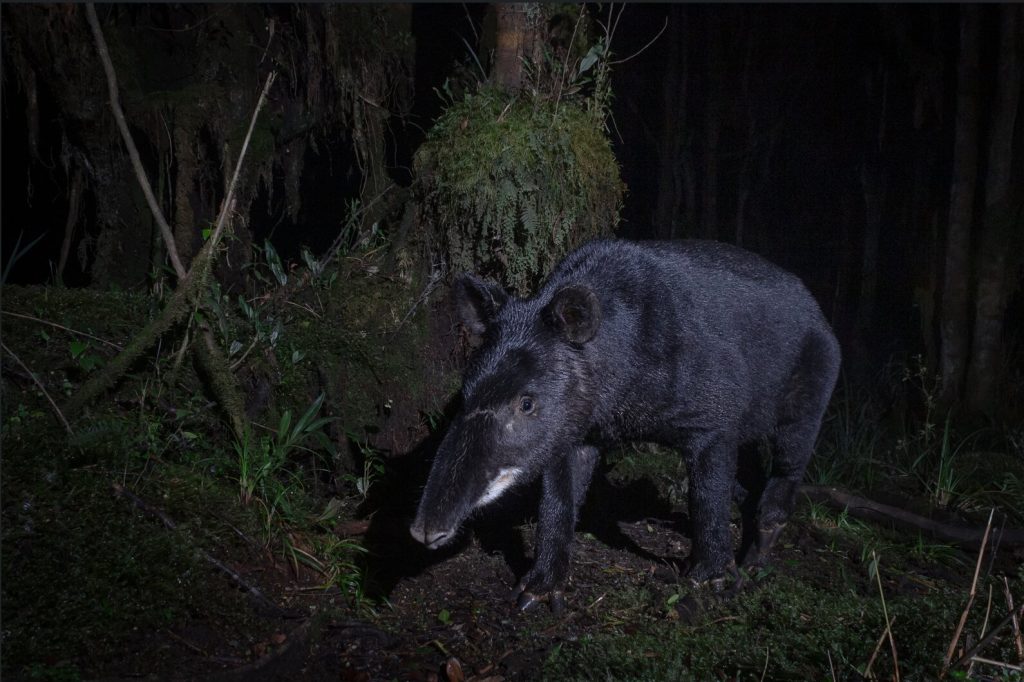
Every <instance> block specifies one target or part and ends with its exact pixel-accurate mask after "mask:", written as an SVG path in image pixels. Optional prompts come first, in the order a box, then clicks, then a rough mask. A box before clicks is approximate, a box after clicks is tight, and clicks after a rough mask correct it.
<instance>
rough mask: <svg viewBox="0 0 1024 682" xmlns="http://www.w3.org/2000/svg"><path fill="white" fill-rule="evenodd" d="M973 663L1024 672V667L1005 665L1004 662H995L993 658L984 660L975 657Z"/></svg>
mask: <svg viewBox="0 0 1024 682" xmlns="http://www.w3.org/2000/svg"><path fill="white" fill-rule="evenodd" d="M971 660H972V661H977V662H978V663H984V664H985V665H994V666H998V667H1000V668H1006V669H1007V670H1019V671H1021V672H1024V665H1013V664H1012V663H1003V662H1002V661H993V660H992V659H991V658H982V657H981V656H974V657H973V658H971Z"/></svg>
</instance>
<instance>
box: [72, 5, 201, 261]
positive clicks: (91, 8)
mask: <svg viewBox="0 0 1024 682" xmlns="http://www.w3.org/2000/svg"><path fill="white" fill-rule="evenodd" d="M85 16H86V18H87V19H88V20H89V28H91V29H92V37H93V40H95V41H96V51H97V52H99V55H100V61H101V62H103V71H104V73H106V76H107V94H108V95H109V96H110V110H111V111H112V112H113V113H114V120H115V121H117V127H118V130H120V131H121V139H122V140H124V146H125V147H127V149H128V157H129V158H130V159H131V161H132V168H134V169H135V175H136V177H137V178H138V180H139V186H140V187H141V188H142V193H143V194H144V195H145V196H146V203H147V204H149V209H150V211H152V213H153V217H154V218H155V219H156V223H157V225H158V226H159V227H160V234H161V235H162V236H163V238H164V244H165V245H166V246H167V255H168V257H169V258H170V259H171V265H172V266H173V267H174V272H175V274H176V275H178V280H179V281H180V280H182V279H184V278H185V276H186V272H185V266H184V265H182V264H181V258H180V257H179V256H178V248H177V245H176V244H175V243H174V233H173V232H172V231H171V226H170V225H169V224H168V223H167V220H166V219H165V218H164V214H163V212H162V211H161V210H160V205H159V204H158V203H157V201H156V197H155V196H154V195H153V188H152V187H151V186H150V184H149V179H148V178H147V177H146V170H145V169H144V168H143V167H142V159H141V158H139V150H138V149H137V148H136V147H135V140H134V139H132V134H131V132H130V131H129V130H128V122H127V121H126V120H125V117H124V111H123V110H122V109H121V96H120V93H119V92H118V87H117V73H116V72H115V71H114V64H113V62H111V61H110V51H109V50H108V49H107V41H106V39H105V38H104V37H103V30H102V29H101V28H100V20H99V18H98V17H97V16H96V7H95V5H93V4H92V3H91V2H88V3H86V4H85Z"/></svg>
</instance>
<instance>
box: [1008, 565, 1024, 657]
mask: <svg viewBox="0 0 1024 682" xmlns="http://www.w3.org/2000/svg"><path fill="white" fill-rule="evenodd" d="M1003 594H1004V595H1005V596H1006V607H1007V608H1008V609H1009V610H1010V613H1012V614H1014V615H1013V643H1014V645H1015V646H1016V647H1017V660H1018V661H1020V662H1021V663H1024V640H1021V636H1020V620H1018V618H1017V615H1016V613H1015V612H1014V610H1013V595H1012V594H1010V581H1009V580H1007V579H1006V576H1005V575H1004V576H1003Z"/></svg>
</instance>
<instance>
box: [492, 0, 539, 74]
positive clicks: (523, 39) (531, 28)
mask: <svg viewBox="0 0 1024 682" xmlns="http://www.w3.org/2000/svg"><path fill="white" fill-rule="evenodd" d="M495 10H496V13H497V18H498V35H497V47H496V48H495V50H494V72H493V74H492V77H493V79H494V82H495V83H496V84H497V85H498V87H500V88H501V89H503V90H507V91H508V92H517V91H519V90H521V89H522V87H523V76H524V74H523V60H524V59H525V60H530V61H532V62H534V63H537V61H538V57H539V54H538V48H539V47H540V41H539V40H538V37H539V26H540V22H539V17H540V16H541V10H540V6H539V5H538V4H537V3H498V4H496V5H495Z"/></svg>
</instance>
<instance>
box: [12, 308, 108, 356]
mask: <svg viewBox="0 0 1024 682" xmlns="http://www.w3.org/2000/svg"><path fill="white" fill-rule="evenodd" d="M0 315H10V316H11V317H20V318H22V319H24V320H32V321H33V322H38V323H39V324H47V325H50V326H51V327H55V328H57V329H63V330H64V331H66V332H70V333H72V334H77V335H78V336H84V337H85V338H87V339H92V340H93V341H99V342H100V343H103V344H106V345H108V346H110V347H111V348H116V349H117V350H119V351H120V350H124V348H122V347H121V346H119V345H117V344H116V343H114V342H113V341H107V340H106V339H101V338H100V337H98V336H93V335H92V334H89V333H88V332H82V331H78V330H77V329H72V328H71V327H65V326H64V325H62V324H57V323H56V322H50V321H49V320H42V319H40V318H38V317H32V316H31V315H23V314H21V313H12V312H11V311H10V310H0Z"/></svg>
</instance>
